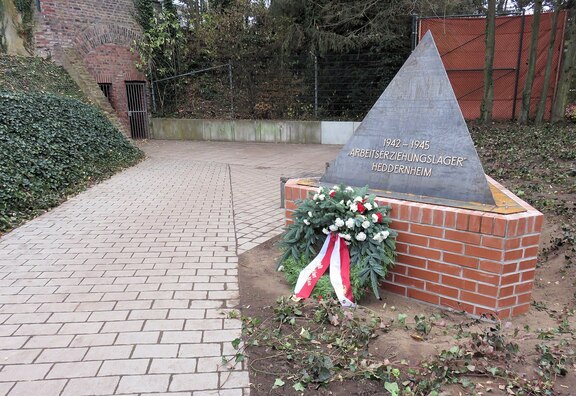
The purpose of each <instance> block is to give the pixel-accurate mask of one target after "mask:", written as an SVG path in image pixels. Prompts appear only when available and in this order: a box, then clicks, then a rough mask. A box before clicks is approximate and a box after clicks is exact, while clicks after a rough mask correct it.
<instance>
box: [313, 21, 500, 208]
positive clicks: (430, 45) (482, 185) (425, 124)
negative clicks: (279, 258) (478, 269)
mask: <svg viewBox="0 0 576 396" xmlns="http://www.w3.org/2000/svg"><path fill="white" fill-rule="evenodd" d="M320 182H321V183H322V184H339V183H343V184H347V185H351V186H359V187H363V186H365V185H368V186H369V187H370V188H371V189H373V190H382V191H390V192H393V193H400V196H402V194H406V195H409V196H411V197H413V199H414V197H415V199H414V200H422V201H423V202H430V200H429V199H425V197H432V198H440V199H447V200H456V201H465V202H480V203H483V204H488V205H493V204H494V198H493V197H492V193H491V191H490V188H489V186H488V182H487V180H486V176H485V174H484V170H483V168H482V164H481V163H480V160H479V158H478V154H477V152H476V149H475V148H474V144H473V142H472V138H471V137H470V132H469V131H468V127H467V126H466V122H465V121H464V117H463V116H462V112H461V111H460V107H459V106H458V101H457V100H456V97H455V95H454V91H453V90H452V86H451V85H450V81H449V80H448V76H447V74H446V71H445V69H444V65H443V64H442V60H441V59H440V54H439V53H438V49H437V48H436V44H435V43H434V39H433V38H432V34H431V33H430V32H428V33H426V35H425V36H424V38H423V39H422V41H421V42H420V44H419V45H418V46H417V47H416V49H415V50H414V52H413V53H412V55H410V57H409V58H408V60H407V61H406V62H405V63H404V65H403V66H402V68H401V69H400V71H399V72H398V74H397V75H396V76H395V77H394V79H393V80H392V82H390V84H389V85H388V87H387V88H386V90H385V91H384V93H383V94H382V95H381V96H380V98H379V99H378V101H377V102H376V104H375V105H374V107H372V109H371V110H370V111H369V112H368V114H367V115H366V118H364V121H362V124H361V125H360V126H359V127H358V129H357V130H356V132H355V133H354V135H353V136H352V137H351V138H350V140H349V141H348V143H346V145H345V146H344V148H343V149H342V151H341V152H340V154H339V155H338V157H337V158H336V160H335V161H334V162H332V163H331V165H330V166H329V168H328V169H327V170H326V173H325V174H324V176H323V177H322V178H321V180H320ZM418 197H421V198H422V199H418ZM434 202H438V200H434Z"/></svg>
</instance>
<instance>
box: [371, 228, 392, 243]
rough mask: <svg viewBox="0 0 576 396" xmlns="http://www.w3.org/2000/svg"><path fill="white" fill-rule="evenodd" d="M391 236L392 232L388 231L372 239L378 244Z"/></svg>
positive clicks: (381, 232)
mask: <svg viewBox="0 0 576 396" xmlns="http://www.w3.org/2000/svg"><path fill="white" fill-rule="evenodd" d="M389 235H390V232H388V231H380V232H379V233H378V234H376V235H374V237H372V239H374V240H375V241H377V242H382V241H383V240H384V239H386V238H388V236H389Z"/></svg>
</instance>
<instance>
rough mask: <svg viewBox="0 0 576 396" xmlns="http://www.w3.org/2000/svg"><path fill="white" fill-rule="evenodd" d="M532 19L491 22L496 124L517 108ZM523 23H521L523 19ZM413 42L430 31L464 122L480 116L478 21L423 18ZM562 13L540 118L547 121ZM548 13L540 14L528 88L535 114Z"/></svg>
mask: <svg viewBox="0 0 576 396" xmlns="http://www.w3.org/2000/svg"><path fill="white" fill-rule="evenodd" d="M532 18H533V16H532V15H525V16H521V15H519V16H502V17H497V18H496V46H495V54H494V110H493V118H494V119H496V120H509V119H513V118H518V116H519V114H520V108H521V104H522V89H523V88H524V81H525V79H526V73H527V67H528V54H529V52H530V35H531V34H532ZM523 19H524V21H523ZM419 21H420V23H419V31H418V34H419V38H422V37H423V36H424V34H425V33H426V32H427V31H428V30H430V31H432V35H433V36H434V40H435V41H436V45H437V47H438V51H439V52H440V55H441V57H442V61H443V62H444V66H445V67H446V71H447V72H448V77H449V78H450V82H451V83H452V87H453V89H454V92H455V94H456V97H457V98H458V102H459V104H460V108H461V109H462V113H463V114H464V118H466V119H468V120H473V119H477V118H479V116H480V104H481V102H482V94H483V86H484V74H483V73H484V72H483V69H484V56H485V44H484V33H485V28H486V19H485V18H483V17H455V18H423V19H420V20H419ZM565 21H566V14H565V13H564V12H563V13H562V14H561V15H560V17H559V20H558V28H557V31H556V43H555V45H554V51H555V52H554V60H553V63H552V70H553V71H552V77H551V79H550V88H549V90H548V93H547V100H546V112H545V117H546V118H548V119H549V117H550V109H551V105H552V99H553V97H554V92H555V89H556V82H557V79H558V66H559V63H560V62H559V60H560V54H561V50H562V45H563V41H564V40H563V38H564V33H563V32H564V26H565ZM551 25H552V14H551V13H543V14H542V16H541V19H540V29H539V37H538V56H537V58H536V73H535V77H534V84H533V88H532V100H531V111H532V113H531V114H532V115H533V114H534V113H535V111H536V110H535V109H536V106H537V105H538V101H539V99H540V93H541V91H542V86H543V84H544V69H545V67H546V58H547V56H548V46H549V44H550V35H551Z"/></svg>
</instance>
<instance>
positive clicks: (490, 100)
mask: <svg viewBox="0 0 576 396" xmlns="http://www.w3.org/2000/svg"><path fill="white" fill-rule="evenodd" d="M495 41H496V0H488V13H487V14H486V36H485V43H486V55H485V58H484V59H485V60H484V95H483V96H482V105H481V106H480V119H481V121H482V122H483V123H484V124H487V123H489V122H491V121H492V108H493V105H494V79H493V76H492V75H493V72H494V70H493V67H494V47H495Z"/></svg>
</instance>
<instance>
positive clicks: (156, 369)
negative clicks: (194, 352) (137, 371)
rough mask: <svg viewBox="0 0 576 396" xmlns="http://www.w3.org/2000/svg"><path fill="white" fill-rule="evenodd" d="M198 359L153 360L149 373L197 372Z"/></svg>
mask: <svg viewBox="0 0 576 396" xmlns="http://www.w3.org/2000/svg"><path fill="white" fill-rule="evenodd" d="M196 362H197V360H196V359H186V358H184V359H182V358H180V359H152V364H151V365H150V369H149V370H148V372H149V373H157V374H181V373H194V372H195V371H196Z"/></svg>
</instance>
